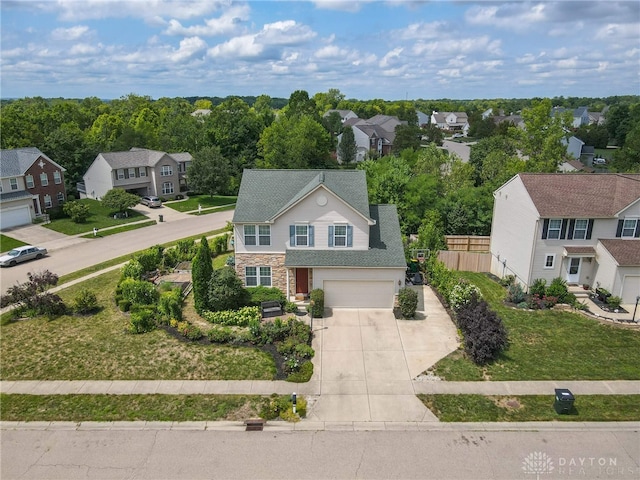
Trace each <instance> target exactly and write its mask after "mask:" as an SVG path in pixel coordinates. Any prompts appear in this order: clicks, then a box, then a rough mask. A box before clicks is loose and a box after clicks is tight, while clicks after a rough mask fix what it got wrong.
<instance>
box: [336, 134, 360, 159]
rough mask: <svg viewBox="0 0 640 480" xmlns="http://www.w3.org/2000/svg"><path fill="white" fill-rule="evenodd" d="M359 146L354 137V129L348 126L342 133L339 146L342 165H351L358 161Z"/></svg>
mask: <svg viewBox="0 0 640 480" xmlns="http://www.w3.org/2000/svg"><path fill="white" fill-rule="evenodd" d="M357 153H358V146H357V145H356V137H355V136H354V135H353V128H352V127H350V126H349V125H347V126H346V127H344V130H343V131H342V138H341V140H340V144H339V145H338V158H339V159H340V161H341V162H342V163H346V164H349V163H351V162H354V161H355V160H356V154H357Z"/></svg>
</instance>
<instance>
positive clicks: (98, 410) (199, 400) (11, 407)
mask: <svg viewBox="0 0 640 480" xmlns="http://www.w3.org/2000/svg"><path fill="white" fill-rule="evenodd" d="M268 398H269V397H262V396H260V395H161V394H154V395H103V394H100V395H23V394H0V420H2V421H12V422H15V421H25V422H33V421H51V422H53V421H61V422H87V421H95V422H115V421H136V420H137V421H140V420H144V421H157V422H168V421H174V422H188V421H213V420H244V419H246V418H252V417H257V416H259V412H260V410H261V408H262V406H263V405H264V404H265V403H266V402H268Z"/></svg>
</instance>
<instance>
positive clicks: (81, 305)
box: [73, 288, 98, 314]
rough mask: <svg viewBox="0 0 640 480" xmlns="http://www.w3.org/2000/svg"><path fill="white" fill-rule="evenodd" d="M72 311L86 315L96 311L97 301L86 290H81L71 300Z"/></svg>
mask: <svg viewBox="0 0 640 480" xmlns="http://www.w3.org/2000/svg"><path fill="white" fill-rule="evenodd" d="M73 309H74V310H75V311H76V313H80V314H87V313H91V312H94V311H96V310H97V309H98V299H97V298H96V294H95V293H93V291H92V290H89V289H88V288H83V289H82V290H80V292H78V294H77V295H76V297H75V298H74V300H73Z"/></svg>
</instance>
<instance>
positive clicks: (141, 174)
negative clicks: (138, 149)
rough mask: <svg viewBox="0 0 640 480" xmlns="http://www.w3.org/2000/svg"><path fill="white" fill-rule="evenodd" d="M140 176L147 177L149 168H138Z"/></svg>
mask: <svg viewBox="0 0 640 480" xmlns="http://www.w3.org/2000/svg"><path fill="white" fill-rule="evenodd" d="M138 176H139V177H146V176H147V169H146V168H145V167H139V168H138Z"/></svg>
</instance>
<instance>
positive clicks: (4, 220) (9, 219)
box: [0, 206, 31, 230]
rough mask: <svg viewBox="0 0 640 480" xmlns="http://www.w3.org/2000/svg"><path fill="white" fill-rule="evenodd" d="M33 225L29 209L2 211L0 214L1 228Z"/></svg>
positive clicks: (26, 207)
mask: <svg viewBox="0 0 640 480" xmlns="http://www.w3.org/2000/svg"><path fill="white" fill-rule="evenodd" d="M30 223H31V214H30V213H29V207H28V206H25V207H20V208H14V209H12V210H2V212H1V213H0V228H1V229H3V230H4V229H5V228H11V227H17V226H18V225H28V224H30Z"/></svg>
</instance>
